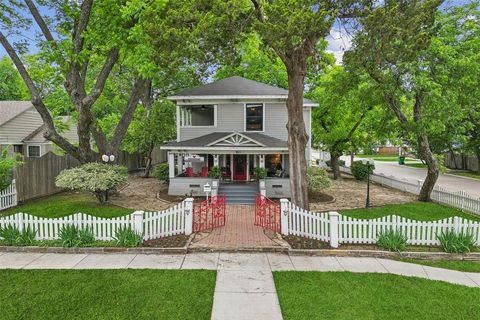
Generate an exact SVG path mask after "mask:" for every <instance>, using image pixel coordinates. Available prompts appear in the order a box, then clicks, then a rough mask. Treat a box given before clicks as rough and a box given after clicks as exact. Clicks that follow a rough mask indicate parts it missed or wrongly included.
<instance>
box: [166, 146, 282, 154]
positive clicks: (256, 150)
mask: <svg viewBox="0 0 480 320" xmlns="http://www.w3.org/2000/svg"><path fill="white" fill-rule="evenodd" d="M161 150H168V151H170V152H173V153H207V152H209V153H210V154H223V153H235V154H246V153H248V152H250V154H273V153H275V154H279V153H284V154H288V148H273V147H270V148H267V147H242V148H238V147H161Z"/></svg>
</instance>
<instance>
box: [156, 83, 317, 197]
mask: <svg viewBox="0 0 480 320" xmlns="http://www.w3.org/2000/svg"><path fill="white" fill-rule="evenodd" d="M287 96H288V91H287V90H285V89H282V88H278V87H274V86H270V85H267V84H263V83H260V82H257V81H253V80H248V79H245V78H242V77H230V78H226V79H223V80H219V81H215V82H213V83H210V84H207V85H204V86H199V87H195V88H192V89H186V90H183V91H181V92H179V93H177V94H176V95H174V96H171V97H169V99H170V100H172V101H174V102H175V103H176V111H177V117H176V121H177V139H176V141H175V142H171V143H168V144H166V145H164V146H162V149H163V150H167V151H168V160H169V176H170V187H169V193H170V194H172V195H185V194H192V195H199V194H204V193H203V191H202V188H203V185H204V184H205V183H207V182H209V184H211V182H212V181H211V179H209V178H208V176H209V171H210V170H211V168H212V167H213V166H218V167H219V168H220V169H221V178H220V179H219V180H220V181H219V182H220V188H222V186H223V185H225V184H229V185H232V184H234V183H237V184H240V183H241V182H243V185H249V184H246V183H244V182H249V181H257V179H256V170H255V168H257V167H260V168H264V169H265V170H266V172H267V178H266V179H265V183H266V188H267V196H270V197H284V196H287V197H288V196H290V185H289V179H288V177H289V172H288V171H289V170H288V168H289V159H288V144H287V140H288V132H287V128H286V124H287V119H288V116H287V107H286V100H287ZM315 106H317V104H316V103H314V102H313V101H310V100H307V99H304V112H303V115H304V120H305V124H306V130H307V134H308V135H309V136H311V110H312V108H313V107H315ZM310 151H311V150H310V143H308V146H307V150H306V153H307V154H306V156H307V159H309V158H310ZM250 185H254V186H256V189H257V190H258V182H257V183H251V184H250Z"/></svg>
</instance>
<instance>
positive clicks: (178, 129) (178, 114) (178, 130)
mask: <svg viewBox="0 0 480 320" xmlns="http://www.w3.org/2000/svg"><path fill="white" fill-rule="evenodd" d="M176 112H177V142H180V106H179V105H176Z"/></svg>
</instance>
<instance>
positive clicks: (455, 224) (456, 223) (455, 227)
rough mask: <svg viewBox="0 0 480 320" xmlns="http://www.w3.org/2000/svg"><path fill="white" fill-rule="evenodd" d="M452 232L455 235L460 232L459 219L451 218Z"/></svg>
mask: <svg viewBox="0 0 480 320" xmlns="http://www.w3.org/2000/svg"><path fill="white" fill-rule="evenodd" d="M453 230H454V231H455V233H459V232H460V218H459V217H457V216H455V217H453Z"/></svg>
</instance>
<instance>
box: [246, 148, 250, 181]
mask: <svg viewBox="0 0 480 320" xmlns="http://www.w3.org/2000/svg"><path fill="white" fill-rule="evenodd" d="M245 158H246V159H247V181H250V155H249V154H247V155H246V157H245Z"/></svg>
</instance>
